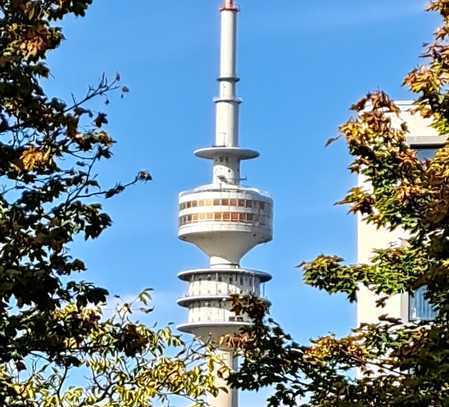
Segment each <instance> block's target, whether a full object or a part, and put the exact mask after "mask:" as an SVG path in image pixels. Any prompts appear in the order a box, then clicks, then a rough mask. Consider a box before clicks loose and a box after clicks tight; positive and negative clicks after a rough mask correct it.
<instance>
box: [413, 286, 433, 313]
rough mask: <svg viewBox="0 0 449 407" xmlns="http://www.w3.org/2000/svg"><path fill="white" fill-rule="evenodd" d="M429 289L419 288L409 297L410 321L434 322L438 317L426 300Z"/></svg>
mask: <svg viewBox="0 0 449 407" xmlns="http://www.w3.org/2000/svg"><path fill="white" fill-rule="evenodd" d="M426 293H427V287H426V286H422V287H420V288H418V289H417V290H416V291H415V293H414V294H412V295H410V297H409V319H410V321H432V320H434V319H435V317H436V310H435V308H434V307H433V306H432V304H430V302H429V300H428V299H427V298H426Z"/></svg>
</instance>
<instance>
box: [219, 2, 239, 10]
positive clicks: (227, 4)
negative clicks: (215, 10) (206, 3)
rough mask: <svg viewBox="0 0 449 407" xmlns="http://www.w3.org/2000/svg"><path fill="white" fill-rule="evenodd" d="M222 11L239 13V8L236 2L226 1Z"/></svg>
mask: <svg viewBox="0 0 449 407" xmlns="http://www.w3.org/2000/svg"><path fill="white" fill-rule="evenodd" d="M221 10H222V11H223V10H231V11H239V8H238V6H237V4H236V3H235V0H225V1H224V4H223V7H222V8H221Z"/></svg>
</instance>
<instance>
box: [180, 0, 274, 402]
mask: <svg viewBox="0 0 449 407" xmlns="http://www.w3.org/2000/svg"><path fill="white" fill-rule="evenodd" d="M238 12H239V9H238V7H237V5H236V4H235V2H234V0H225V1H224V4H223V6H222V8H221V44H220V74H219V78H218V84H219V96H218V97H217V98H215V100H214V102H215V106H216V132H215V140H214V144H213V146H211V147H208V148H203V149H200V150H197V151H195V155H196V156H197V157H200V158H204V159H208V160H211V161H212V181H211V183H210V184H208V185H203V186H200V187H198V188H195V189H193V190H191V191H186V192H182V193H181V194H180V196H179V229H178V236H179V238H180V239H181V240H183V241H186V242H189V243H192V244H194V245H196V246H197V247H198V248H199V249H201V250H202V251H203V252H204V253H205V254H206V255H207V256H208V257H209V266H208V267H206V268H200V269H192V270H187V271H183V272H181V273H180V274H179V275H178V277H179V278H180V279H181V280H183V281H185V282H186V283H187V284H188V288H187V292H186V294H185V295H184V296H183V297H182V298H180V299H179V300H178V304H179V305H180V306H182V307H185V308H187V310H188V317H187V321H186V322H185V323H184V324H182V325H180V326H179V327H178V328H179V329H180V330H181V331H183V332H186V333H190V334H193V335H195V336H196V337H198V338H200V339H202V340H204V341H207V340H210V339H212V340H215V341H216V342H217V343H218V342H219V339H220V338H221V337H222V336H223V335H227V334H232V333H234V332H237V331H238V330H239V329H240V328H241V327H243V326H245V325H247V324H250V323H251V321H249V320H248V319H247V318H246V317H245V316H242V315H235V314H234V313H233V312H232V310H231V303H230V298H231V295H233V294H245V295H247V294H252V295H255V296H257V297H263V296H264V288H263V286H264V284H265V283H266V282H267V281H269V280H270V279H271V276H270V275H269V274H268V273H265V272H262V271H257V270H251V269H247V268H244V267H242V266H241V264H240V261H241V259H242V257H243V256H244V255H245V254H246V253H248V251H250V250H251V249H253V248H254V247H255V246H257V245H259V244H261V243H266V242H269V241H270V240H271V239H272V234H273V233H272V219H273V201H272V199H271V197H270V196H269V195H268V194H267V193H264V192H262V191H260V190H258V189H256V188H249V187H245V186H242V185H241V175H240V164H241V161H243V160H250V159H254V158H257V157H258V156H259V153H258V152H256V151H253V150H250V149H246V148H241V147H240V145H239V107H240V104H241V100H240V98H238V97H237V83H238V81H239V78H238V76H237V72H236V55H237V52H236V49H237V48H236V42H237V15H238ZM219 356H220V358H221V359H222V360H223V362H224V363H226V364H227V365H228V366H229V367H230V368H231V369H233V368H235V366H236V358H235V357H234V354H233V351H232V349H225V348H223V349H221V350H220V351H219ZM217 381H218V383H219V385H220V386H223V387H226V383H225V382H224V381H223V380H221V379H219V378H218V377H217ZM227 390H228V391H227V392H225V391H222V392H220V394H219V395H218V397H211V398H210V400H209V403H210V406H211V407H237V406H238V397H237V392H236V391H235V390H234V389H229V388H228V389H227Z"/></svg>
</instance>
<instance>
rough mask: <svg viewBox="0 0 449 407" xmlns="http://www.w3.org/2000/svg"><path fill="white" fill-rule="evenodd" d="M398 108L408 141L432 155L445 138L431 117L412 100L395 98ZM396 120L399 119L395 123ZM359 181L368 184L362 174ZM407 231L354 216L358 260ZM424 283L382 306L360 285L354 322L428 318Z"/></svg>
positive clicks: (430, 316) (397, 240)
mask: <svg viewBox="0 0 449 407" xmlns="http://www.w3.org/2000/svg"><path fill="white" fill-rule="evenodd" d="M396 103H397V104H398V106H399V107H400V109H401V114H400V120H398V122H399V121H403V122H405V123H406V124H407V127H408V130H409V136H408V138H407V142H408V143H409V144H410V146H411V147H413V148H414V149H416V151H417V154H418V157H419V158H421V159H426V158H431V157H432V155H433V153H434V152H435V150H436V149H438V148H439V147H441V146H442V145H443V144H444V139H443V137H441V136H440V135H438V133H437V132H436V131H435V130H434V129H433V128H432V127H431V126H430V121H429V120H428V119H424V118H423V117H422V116H421V115H420V114H419V113H413V112H412V108H413V105H412V103H411V102H407V101H403V102H396ZM398 124H399V123H398ZM359 185H361V186H364V187H366V188H369V185H368V184H367V183H366V182H364V180H363V178H362V177H361V178H360V179H359ZM405 236H406V235H405V233H404V232H403V231H401V230H396V231H394V232H390V231H386V230H383V229H377V228H376V227H375V226H374V225H368V224H367V223H366V222H364V221H363V219H362V217H361V216H360V215H359V216H358V219H357V261H358V262H359V263H369V262H370V259H371V258H372V256H373V251H374V250H375V249H382V248H387V247H389V246H391V245H400V244H401V238H404V237H405ZM424 294H425V287H422V288H420V289H418V290H417V291H416V292H415V293H414V295H409V294H407V293H404V294H398V295H394V296H391V297H390V298H389V299H388V300H387V301H386V304H385V307H382V308H378V307H376V301H377V300H378V299H379V296H376V295H375V294H374V293H373V292H371V291H370V290H369V289H368V288H366V287H364V286H362V287H360V289H359V292H358V296H357V323H358V325H360V324H362V323H376V322H378V320H379V317H380V316H381V315H385V314H387V315H389V316H390V317H392V318H399V319H401V320H403V321H404V322H409V321H411V320H431V319H433V317H434V311H433V309H432V307H431V306H430V304H429V303H428V302H427V300H426V299H425V297H424Z"/></svg>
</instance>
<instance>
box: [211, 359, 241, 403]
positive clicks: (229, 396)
mask: <svg viewBox="0 0 449 407" xmlns="http://www.w3.org/2000/svg"><path fill="white" fill-rule="evenodd" d="M217 356H218V358H219V359H220V360H221V361H222V363H223V364H224V365H225V366H227V367H228V368H229V369H231V370H236V369H237V358H235V357H234V354H233V353H232V352H229V351H218V352H217ZM217 373H218V370H217ZM216 385H217V386H218V387H224V388H226V389H227V391H226V392H225V391H221V392H220V393H219V394H218V395H217V397H213V396H212V395H211V396H209V398H208V400H207V402H208V403H209V406H210V407H238V405H239V399H238V392H237V390H235V389H232V388H230V387H229V386H228V385H227V383H226V380H225V379H222V378H219V377H218V374H217V379H216Z"/></svg>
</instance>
